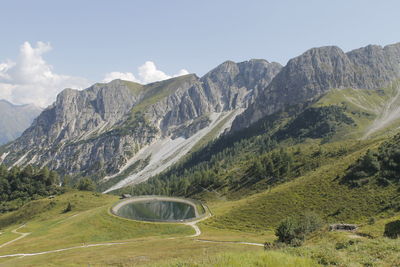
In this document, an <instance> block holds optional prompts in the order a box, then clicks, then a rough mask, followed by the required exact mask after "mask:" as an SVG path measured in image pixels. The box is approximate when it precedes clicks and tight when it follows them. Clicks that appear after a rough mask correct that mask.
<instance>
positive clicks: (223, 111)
mask: <svg viewBox="0 0 400 267" xmlns="http://www.w3.org/2000/svg"><path fill="white" fill-rule="evenodd" d="M399 78H400V44H394V45H388V46H385V47H381V46H376V45H369V46H367V47H364V48H360V49H356V50H353V51H350V52H347V53H344V52H343V51H342V50H341V49H340V48H338V47H335V46H327V47H320V48H313V49H310V50H308V51H306V52H305V53H303V54H302V55H300V56H298V57H296V58H293V59H291V60H290V61H289V62H288V63H287V64H286V66H281V65H280V64H279V63H275V62H272V63H270V62H268V61H266V60H258V59H253V60H249V61H245V62H240V63H235V62H232V61H226V62H224V63H222V64H221V65H219V66H217V67H216V68H215V69H213V70H211V71H210V72H208V73H207V74H205V75H204V76H203V77H201V78H199V77H197V76H196V75H194V74H189V75H185V76H181V77H177V78H172V79H169V80H165V81H161V82H156V83H151V84H147V85H141V84H137V83H134V82H128V81H123V80H114V81H112V82H110V83H106V84H102V83H97V84H94V85H93V86H91V87H89V88H88V89H85V90H83V91H77V90H73V89H65V90H64V91H62V92H61V93H60V94H59V95H58V96H57V99H56V101H55V103H54V104H53V105H51V106H49V107H48V108H46V109H45V110H44V111H43V112H42V113H41V114H40V115H39V116H38V117H37V119H36V120H35V121H34V122H33V124H32V125H31V126H30V127H29V128H28V129H27V130H26V131H25V132H24V133H23V135H22V136H21V137H19V138H18V139H17V140H15V141H14V142H12V143H10V144H8V145H7V146H5V147H3V148H2V155H1V161H2V163H4V164H6V165H18V166H26V165H28V164H32V165H38V166H48V167H49V168H50V169H53V170H57V171H58V172H59V173H61V174H62V175H70V176H72V177H73V179H76V180H78V179H80V178H81V177H84V176H89V177H91V179H93V180H95V181H96V182H97V183H98V184H99V185H101V188H103V189H104V190H105V192H108V191H111V190H115V189H118V188H121V187H124V186H127V185H129V184H135V183H140V182H143V181H145V180H147V179H148V178H150V177H151V176H154V175H156V174H159V173H161V172H162V171H164V170H166V169H167V168H168V167H171V166H173V165H174V164H176V163H177V162H179V161H180V160H182V159H183V158H184V157H186V156H187V155H188V154H191V153H193V152H194V151H196V150H197V149H199V148H201V147H202V146H203V145H204V144H207V143H208V142H209V141H212V140H214V139H215V138H217V137H218V136H220V135H221V134H227V133H229V132H238V131H239V132H240V131H242V130H243V129H246V128H248V127H250V128H251V127H253V126H254V125H256V124H257V123H260V122H261V121H263V120H265V119H266V118H268V117H269V116H271V115H274V114H281V113H282V112H286V111H287V110H288V109H290V108H294V107H295V109H296V112H295V113H296V114H297V115H298V114H302V112H304V111H305V110H307V108H309V107H310V105H320V106H324V105H325V104H324V101H325V100H326V101H328V100H327V98H326V97H327V96H328V95H329V96H330V97H331V98H332V97H333V96H332V94H333V95H334V96H335V97H337V98H342V100H343V101H350V102H351V103H352V104H353V105H358V106H361V109H363V111H366V110H367V109H370V110H369V112H370V113H373V114H371V116H369V117H368V116H367V117H368V119H367V120H368V122H366V121H365V120H364V119H363V118H362V120H363V123H365V125H363V127H364V126H365V128H362V129H361V128H360V127H358V129H359V130H360V131H361V132H363V133H364V134H363V136H364V135H365V136H369V135H371V134H373V132H374V131H378V130H379V129H381V128H382V127H387V126H389V125H390V124H391V123H392V122H394V121H395V120H396V119H397V113H396V111H397V108H398V105H397V93H396V92H397V91H398V89H397V87H396V86H395V85H394V82H395V81H396V80H397V79H399ZM391 85H392V87H391V88H392V89H391V91H390V90H389V91H390V92H389V91H385V92H383V93H381V94H380V93H379V92H377V91H376V90H378V89H382V88H384V87H388V86H389V87H390V86H391ZM349 90H351V91H349ZM392 93H393V95H391V94H392ZM340 94H342V95H340ZM346 94H350V95H346ZM365 94H366V95H367V97H368V95H371V94H378V95H379V94H380V97H381V102H380V103H375V106H374V107H371V106H367V104H368V105H371V103H370V102H371V101H373V100H371V101H369V100H366V99H367V98H366V97H365ZM382 94H383V95H385V94H386V96H383V95H382ZM339 95H340V96H339ZM324 97H325V98H324ZM342 100H341V101H342ZM343 101H342V102H343ZM360 101H361V102H360ZM362 101H364V102H366V103H362ZM336 104H340V103H336ZM384 107H386V109H385V108H384ZM314 112H315V111H314ZM316 112H320V110H318V111H316ZM324 112H325V111H324ZM354 112H355V111H354ZM357 112H360V111H359V110H358V111H357ZM357 114H358V113H357ZM297 115H296V116H297ZM314 115H315V114H314ZM303 116H305V115H304V113H303ZM349 116H350V117H354V114H349ZM382 116H386V120H389V122H388V123H386V124H379V120H378V119H379V118H381V119H382ZM292 119H293V118H292ZM351 119H352V120H353V121H357V120H360V118H351ZM299 120H300V119H299ZM374 123H375V126H374ZM350 125H351V123H349V125H348V127H350ZM286 127H290V125H287V126H286ZM293 127H294V126H293ZM283 132H284V131H283V130H281V131H280V133H283ZM360 138H361V137H360Z"/></svg>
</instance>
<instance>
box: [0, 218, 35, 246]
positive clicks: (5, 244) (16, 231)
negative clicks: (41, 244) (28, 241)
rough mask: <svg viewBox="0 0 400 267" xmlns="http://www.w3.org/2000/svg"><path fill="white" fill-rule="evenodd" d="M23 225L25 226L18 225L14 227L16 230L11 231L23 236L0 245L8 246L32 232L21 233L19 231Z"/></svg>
mask: <svg viewBox="0 0 400 267" xmlns="http://www.w3.org/2000/svg"><path fill="white" fill-rule="evenodd" d="M22 227H25V224H23V225H21V226H20V227H18V228H17V229H14V230H12V231H11V232H12V233H14V234H17V235H21V236H19V237H17V238H15V239H13V240H11V241H8V242H6V243H4V244H2V245H0V248H2V247H5V246H7V245H9V244H11V243H14V242H15V241H18V240H20V239H22V238H24V237H26V236H27V235H30V234H31V233H20V232H18V230H19V229H21V228H22Z"/></svg>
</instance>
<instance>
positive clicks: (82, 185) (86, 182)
mask: <svg viewBox="0 0 400 267" xmlns="http://www.w3.org/2000/svg"><path fill="white" fill-rule="evenodd" d="M77 188H78V189H79V190H81V191H94V190H95V188H96V186H95V184H94V182H93V181H92V180H90V179H89V178H83V179H81V180H79V182H78V185H77Z"/></svg>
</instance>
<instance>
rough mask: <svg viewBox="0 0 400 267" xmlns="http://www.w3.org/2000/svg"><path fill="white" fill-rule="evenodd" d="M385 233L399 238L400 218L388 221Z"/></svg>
mask: <svg viewBox="0 0 400 267" xmlns="http://www.w3.org/2000/svg"><path fill="white" fill-rule="evenodd" d="M383 235H384V236H387V237H390V238H398V237H399V236H400V220H397V221H393V222H390V223H387V224H386V225H385V232H384V233H383Z"/></svg>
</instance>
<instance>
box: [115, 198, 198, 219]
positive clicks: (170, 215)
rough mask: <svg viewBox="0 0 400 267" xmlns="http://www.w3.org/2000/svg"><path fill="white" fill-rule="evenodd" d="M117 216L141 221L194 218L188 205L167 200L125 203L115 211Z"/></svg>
mask: <svg viewBox="0 0 400 267" xmlns="http://www.w3.org/2000/svg"><path fill="white" fill-rule="evenodd" d="M116 214H117V215H118V216H121V217H124V218H128V219H134V220H142V221H181V220H187V219H192V218H195V217H196V213H195V210H194V207H193V206H192V205H190V204H188V203H183V202H177V201H167V200H143V201H136V202H131V203H127V204H125V205H124V206H122V207H121V208H119V209H118V210H117V211H116Z"/></svg>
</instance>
